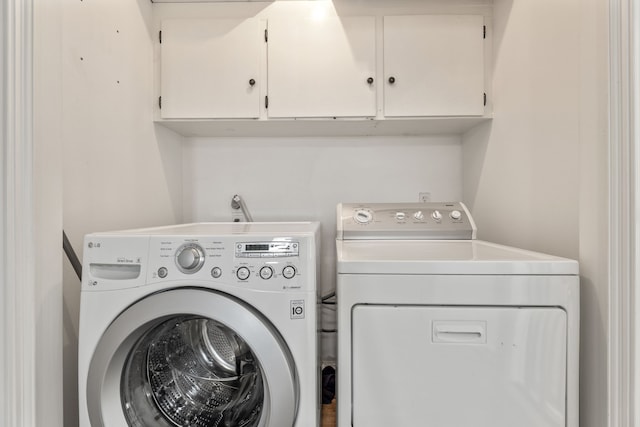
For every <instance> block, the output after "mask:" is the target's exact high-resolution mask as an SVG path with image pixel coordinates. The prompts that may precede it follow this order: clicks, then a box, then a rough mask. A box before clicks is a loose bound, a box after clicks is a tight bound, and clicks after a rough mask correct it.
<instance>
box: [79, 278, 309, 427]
mask: <svg viewBox="0 0 640 427" xmlns="http://www.w3.org/2000/svg"><path fill="white" fill-rule="evenodd" d="M87 405H88V410H89V417H90V419H91V425H92V426H94V427H98V426H104V427H116V426H118V427H119V426H136V427H151V426H154V427H155V426H166V427H172V426H209V427H218V426H220V427H222V426H225V427H226V426H234V427H262V426H267V425H269V426H272V425H273V426H293V423H294V421H295V417H296V411H297V407H298V384H297V377H296V374H295V367H294V364H293V360H292V357H291V354H290V352H289V350H288V348H287V347H286V344H285V343H284V341H283V339H282V338H281V337H280V335H279V334H278V332H277V331H276V330H275V328H274V327H273V326H272V325H271V324H270V323H269V322H268V321H267V320H265V319H264V318H263V317H262V316H261V315H260V314H259V313H257V312H256V311H255V310H254V309H252V308H251V307H250V306H248V305H246V304H245V303H242V302H240V301H238V300H236V299H234V298H232V297H230V296H228V295H224V294H221V293H217V292H214V291H208V290H198V289H178V290H169V291H165V292H161V293H157V294H153V295H151V296H149V297H147V298H145V299H143V300H141V301H139V302H137V303H135V304H133V305H132V306H131V307H129V308H128V309H127V310H125V311H124V312H123V313H122V314H121V315H120V316H118V318H117V319H116V320H115V321H114V322H113V323H112V324H111V325H110V326H109V327H108V328H107V330H106V332H105V333H104V335H103V336H102V338H101V340H100V342H99V343H98V346H97V347H96V351H95V353H94V355H93V358H92V360H91V365H90V367H89V375H88V379H87Z"/></svg>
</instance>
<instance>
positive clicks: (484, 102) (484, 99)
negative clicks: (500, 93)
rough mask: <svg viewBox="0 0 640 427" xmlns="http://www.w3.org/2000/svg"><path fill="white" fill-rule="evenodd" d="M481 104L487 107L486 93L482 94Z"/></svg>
mask: <svg viewBox="0 0 640 427" xmlns="http://www.w3.org/2000/svg"><path fill="white" fill-rule="evenodd" d="M482 102H483V105H484V106H485V107H486V106H487V92H485V93H484V94H483V100H482Z"/></svg>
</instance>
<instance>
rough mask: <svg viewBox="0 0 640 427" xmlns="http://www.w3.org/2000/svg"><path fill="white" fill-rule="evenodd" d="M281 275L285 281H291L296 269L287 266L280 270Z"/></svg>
mask: <svg viewBox="0 0 640 427" xmlns="http://www.w3.org/2000/svg"><path fill="white" fill-rule="evenodd" d="M282 275H283V276H284V278H285V279H293V276H295V275H296V268H295V267H294V266H293V265H287V266H286V267H285V268H283V269H282Z"/></svg>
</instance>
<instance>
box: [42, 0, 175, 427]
mask: <svg viewBox="0 0 640 427" xmlns="http://www.w3.org/2000/svg"><path fill="white" fill-rule="evenodd" d="M151 8H152V4H151V2H149V0H95V1H75V2H64V6H63V16H62V36H63V39H62V53H61V54H62V67H63V70H64V75H63V92H62V103H61V104H62V105H61V106H62V117H61V119H62V133H63V137H64V147H63V161H64V166H63V170H64V172H63V185H64V210H63V213H64V229H65V231H66V233H67V235H68V236H69V239H70V241H71V243H72V245H73V246H74V247H75V249H76V251H77V252H78V256H79V257H82V239H83V236H84V235H85V234H86V233H89V232H93V231H100V230H116V229H123V228H135V227H141V226H153V225H162V224H173V223H176V222H180V220H181V212H182V208H181V197H182V196H181V191H182V182H181V179H182V178H181V174H182V172H181V170H182V169H181V168H182V159H181V156H182V154H181V137H179V136H177V135H176V134H173V133H172V132H170V131H168V130H167V129H164V128H162V127H155V126H154V124H153V77H152V76H153V41H152V34H151V30H150V28H151V24H150V20H151V18H152V16H151V15H152V14H151ZM79 300H80V284H79V282H78V279H77V277H76V276H75V274H74V272H73V270H72V269H71V268H70V267H69V264H68V263H67V262H65V270H64V306H63V316H64V317H63V320H64V322H63V326H64V331H63V333H64V425H65V426H66V427H72V426H74V425H77V418H78V415H77V412H78V402H77V385H76V382H77V336H78V314H79ZM43 425H44V424H43Z"/></svg>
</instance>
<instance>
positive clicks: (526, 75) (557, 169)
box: [463, 0, 608, 427]
mask: <svg viewBox="0 0 640 427" xmlns="http://www.w3.org/2000/svg"><path fill="white" fill-rule="evenodd" d="M607 4H608V2H607V1H606V0H588V1H584V0H562V1H557V0H495V1H494V31H495V33H494V76H493V93H494V99H493V102H494V119H493V122H492V123H490V124H486V125H482V126H480V127H477V128H475V129H473V130H472V131H470V132H468V133H467V134H466V135H465V136H464V138H463V140H464V143H463V158H464V164H463V171H464V172H463V173H464V200H465V201H467V202H468V203H469V205H470V207H471V210H472V213H473V215H474V218H475V219H476V222H477V225H478V234H479V237H480V238H483V239H488V240H494V241H497V242H501V243H506V244H510V245H514V246H520V247H526V248H529V249H535V250H540V251H543V252H549V253H553V254H556V255H562V256H568V257H571V258H575V259H578V260H579V261H580V264H581V265H580V269H581V328H582V330H581V378H580V382H581V387H580V392H581V396H580V398H581V402H580V407H581V423H580V425H581V426H584V427H601V426H604V425H606V423H607V406H606V403H607V384H606V369H607V365H606V348H607V339H606V333H605V331H606V327H607V326H606V318H607V315H606V313H607V290H608V284H607V256H608V255H607V254H608V252H607V235H606V233H607V231H606V230H607V214H606V213H607V211H608V207H607V202H608V197H607V194H608V193H607V179H608V175H607V108H608V103H607V84H608V83H607V81H608V80H607V61H608V58H607V48H606V46H607V40H608V36H607Z"/></svg>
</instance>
